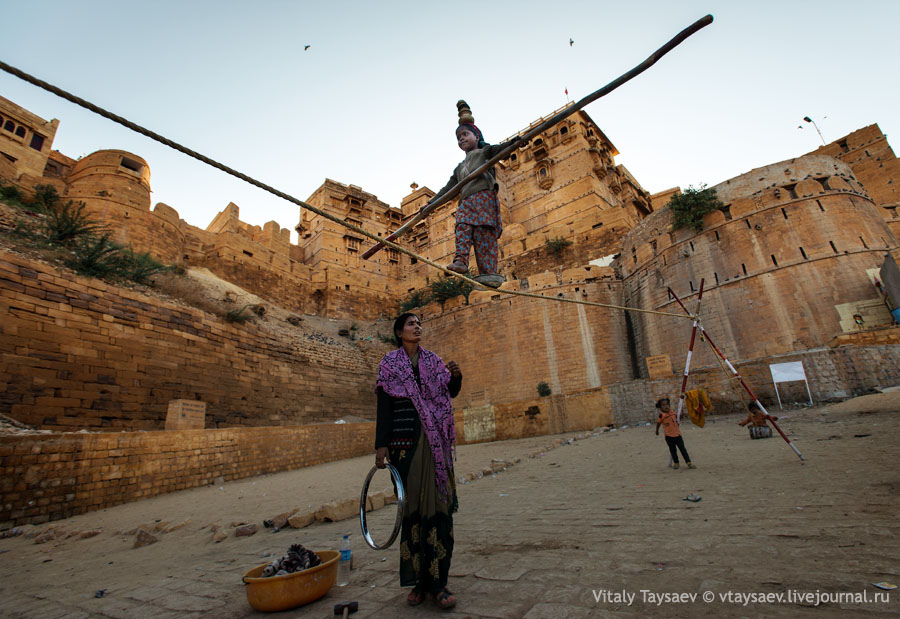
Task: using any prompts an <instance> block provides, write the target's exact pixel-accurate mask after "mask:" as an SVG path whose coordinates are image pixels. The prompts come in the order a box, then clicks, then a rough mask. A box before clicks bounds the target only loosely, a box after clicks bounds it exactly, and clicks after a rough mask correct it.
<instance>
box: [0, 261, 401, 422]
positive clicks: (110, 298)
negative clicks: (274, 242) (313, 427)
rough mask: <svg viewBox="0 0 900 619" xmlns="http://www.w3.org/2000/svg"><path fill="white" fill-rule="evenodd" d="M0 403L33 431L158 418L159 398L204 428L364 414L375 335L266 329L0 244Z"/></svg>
mask: <svg viewBox="0 0 900 619" xmlns="http://www.w3.org/2000/svg"><path fill="white" fill-rule="evenodd" d="M0 314H2V315H3V316H4V318H3V321H2V324H0V352H2V353H3V356H2V358H0V412H3V413H5V414H9V415H10V416H12V417H13V418H15V419H17V420H19V421H22V422H24V423H28V424H33V425H36V426H38V427H41V428H44V429H56V430H71V429H78V428H89V429H91V428H96V429H99V428H115V429H122V430H154V429H160V428H162V427H163V424H164V421H165V416H166V410H167V406H168V402H169V401H170V400H174V399H189V400H194V399H199V400H202V401H204V402H206V403H207V410H208V415H207V427H231V426H239V425H249V426H260V425H297V424H302V423H310V422H317V421H329V420H332V421H333V420H335V419H338V418H340V417H342V416H348V415H353V416H357V417H363V418H372V417H373V416H374V412H375V396H374V392H373V385H374V383H375V376H376V371H377V367H378V361H379V360H380V358H381V356H382V355H383V354H384V352H385V351H386V350H387V348H386V347H385V345H383V344H381V343H377V342H355V343H351V342H344V341H338V342H321V341H318V340H313V339H309V338H303V337H301V336H299V335H298V336H297V337H287V336H282V337H278V336H275V335H273V334H271V333H269V332H266V331H264V330H262V329H259V328H257V327H255V326H254V325H252V324H250V323H245V324H234V323H228V322H225V321H223V320H221V319H219V318H218V317H216V316H213V315H211V314H206V313H204V312H202V311H200V310H197V309H194V308H191V307H187V306H179V305H175V304H172V303H167V302H163V301H160V300H159V299H157V298H154V297H150V296H146V295H143V294H140V293H137V292H134V291H131V290H125V289H121V288H117V287H115V286H112V285H109V284H106V283H103V282H101V281H99V280H93V279H87V278H81V277H78V276H75V275H73V274H70V273H63V272H59V271H57V270H56V269H55V268H53V267H51V266H49V265H47V264H44V263H39V262H36V261H32V260H28V259H25V258H22V257H20V256H17V255H13V254H10V253H6V252H3V253H0Z"/></svg>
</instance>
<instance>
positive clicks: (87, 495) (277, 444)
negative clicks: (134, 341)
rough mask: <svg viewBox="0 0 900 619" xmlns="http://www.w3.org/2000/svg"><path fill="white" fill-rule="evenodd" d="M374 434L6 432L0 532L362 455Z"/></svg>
mask: <svg viewBox="0 0 900 619" xmlns="http://www.w3.org/2000/svg"><path fill="white" fill-rule="evenodd" d="M374 440H375V426H374V424H373V423H348V424H317V425H308V426H290V427H269V428H235V429H227V430H180V431H166V432H121V433H100V434H76V433H64V434H43V435H24V436H3V437H0V529H6V528H9V527H11V526H16V525H21V524H26V523H35V524H37V523H42V522H47V521H48V520H59V519H61V518H67V517H69V516H74V515H75V514H81V513H85V512H89V511H94V510H98V509H104V508H106V507H112V506H114V505H119V504H122V503H128V502H131V501H136V500H139V499H144V498H148V497H152V496H156V495H160V494H165V493H168V492H174V491H176V490H185V489H188V488H196V487H198V486H204V485H208V484H211V483H213V482H214V480H215V479H216V478H218V477H222V478H223V479H224V480H225V481H232V480H235V479H242V478H245V477H253V476H256V475H263V474H267V473H276V472H279V471H286V470H292V469H296V468H301V467H305V466H312V465H315V464H320V463H323V462H331V461H333V460H340V459H343V458H352V457H356V456H361V455H365V454H368V453H372V452H373V448H372V445H373V443H374ZM295 498H297V497H295ZM301 500H302V497H299V498H297V501H298V502H301Z"/></svg>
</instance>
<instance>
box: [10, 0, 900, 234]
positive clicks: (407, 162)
mask: <svg viewBox="0 0 900 619" xmlns="http://www.w3.org/2000/svg"><path fill="white" fill-rule="evenodd" d="M706 13H712V14H713V15H714V17H715V22H714V23H713V24H712V25H711V26H708V27H707V28H705V29H703V30H702V31H700V32H699V33H697V34H695V35H694V36H693V37H691V38H690V39H689V40H688V41H686V42H685V43H683V44H682V45H681V46H680V47H678V48H676V49H675V50H674V51H673V52H671V53H670V54H669V55H668V56H666V57H665V58H664V59H663V60H662V61H660V62H659V63H657V65H656V66H654V67H653V68H651V69H650V70H648V71H647V72H646V73H644V74H643V75H641V76H639V77H638V78H636V79H635V80H633V81H632V82H630V83H628V84H626V85H625V86H622V87H621V88H620V89H619V90H617V91H615V92H614V93H612V94H610V95H608V96H607V97H605V98H603V99H601V100H599V101H597V102H595V103H593V104H591V105H589V106H588V107H587V112H588V113H589V114H590V115H591V117H592V118H593V119H594V120H595V121H596V122H597V124H598V125H599V126H600V128H601V129H602V130H603V131H604V132H605V133H606V135H607V136H608V137H609V138H610V139H611V140H612V142H613V143H614V144H615V145H616V147H617V148H618V149H619V151H620V153H621V154H620V155H619V157H618V158H617V162H618V163H621V164H624V165H625V166H626V167H627V168H628V169H629V170H630V171H631V172H632V174H634V176H635V177H636V178H637V180H638V181H639V182H640V183H641V184H642V185H643V186H644V188H645V189H647V190H648V191H650V192H651V193H654V192H657V191H662V190H664V189H667V188H669V187H673V186H681V187H687V186H688V185H691V184H693V185H697V184H699V183H707V184H709V185H713V184H716V183H719V182H721V181H724V180H726V179H728V178H731V177H733V176H737V175H739V174H742V173H744V172H747V171H749V170H750V169H752V168H754V167H758V166H762V165H766V164H769V163H774V162H777V161H780V160H783V159H788V158H791V157H795V156H798V155H801V154H803V153H806V152H809V151H811V150H813V149H815V148H816V147H817V146H818V145H820V144H821V142H820V141H819V137H818V135H817V134H816V133H815V130H814V129H813V127H812V126H811V125H809V124H807V123H804V122H803V121H802V119H803V117H804V116H807V115H808V116H811V117H812V118H813V119H814V120H816V122H817V123H818V125H819V128H820V129H821V130H822V133H823V134H824V136H825V140H826V141H831V140H834V139H837V138H838V137H841V136H843V135H846V134H847V133H849V132H851V131H853V130H855V129H859V128H861V127H864V126H866V125H869V124H872V123H878V124H879V125H880V127H881V129H882V131H884V132H885V133H886V134H887V135H888V139H889V141H891V142H892V145H893V146H894V147H895V148H897V146H898V145H897V139H896V137H895V136H900V112H898V109H900V104H898V101H900V80H898V78H900V71H898V68H897V64H898V59H900V36H898V35H900V2H896V1H893V0H891V1H888V0H880V1H874V0H861V1H857V2H853V3H849V2H845V1H841V2H836V1H833V0H823V1H819V2H812V1H807V0H798V1H791V0H783V1H780V2H774V1H767V0H762V1H757V2H737V1H728V2H725V1H722V0H710V1H707V2H698V1H694V0H683V1H677V2H676V1H672V2H667V1H661V0H647V1H640V0H632V1H629V2H621V1H620V2H610V1H608V0H594V1H582V0H573V1H570V2H566V3H560V2H556V3H554V2H546V1H542V2H537V1H532V0H518V1H514V2H506V1H495V2H487V1H484V0H482V1H480V2H472V1H469V0H460V1H457V2H446V3H427V2H422V1H418V2H413V1H406V2H399V1H397V2H357V1H341V0H333V1H331V2H316V3H312V2H300V1H295V2H289V1H283V0H282V1H267V0H258V1H257V2H254V3H251V2H246V1H240V2H235V1H230V0H219V1H216V2H212V1H205V0H203V1H201V0H180V1H178V2H175V1H171V0H156V1H154V2H143V3H136V2H131V3H127V2H121V0H118V1H116V2H112V1H92V0H85V1H83V2H78V3H73V2H64V1H49V0H30V1H29V2H19V3H15V4H14V5H11V6H7V7H5V8H4V9H3V11H2V14H3V23H4V26H3V38H2V39H0V59H2V60H3V61H5V62H7V63H9V64H11V65H13V66H16V67H18V68H20V69H22V70H24V71H26V72H29V73H32V74H33V75H36V76H37V77H40V78H42V79H44V80H47V81H49V82H51V83H53V84H56V85H57V86H59V87H61V88H63V89H66V90H69V91H70V92H72V93H74V94H76V95H79V96H81V97H83V98H85V99H88V100H90V101H92V102H94V103H96V104H97V105H99V106H101V107H105V108H106V109H108V110H110V111H112V112H115V113H117V114H120V115H123V116H125V117H127V118H129V119H130V120H132V121H134V122H136V123H138V124H141V125H144V126H146V127H148V128H149V129H152V130H154V131H156V132H158V133H161V134H163V135H166V136H167V137H169V138H171V139H172V140H175V141H176V142H180V143H182V144H184V145H186V146H188V147H190V148H193V149H195V150H197V151H199V152H201V153H203V154H205V155H207V156H209V157H212V158H213V159H217V160H219V161H221V162H223V163H225V164H226V165H229V166H231V167H234V168H237V169H239V170H241V171H243V172H245V173H246V174H249V175H251V176H254V177H256V178H258V179H259V180H261V181H263V182H266V183H269V184H271V185H274V186H275V187H277V188H278V189H281V190H282V191H285V192H287V193H290V194H292V195H294V196H296V197H298V198H300V199H306V198H307V197H308V196H309V195H310V194H311V193H312V192H313V191H315V189H316V188H318V187H319V186H320V185H321V184H322V182H323V181H324V180H325V178H326V177H327V178H332V179H334V180H337V181H339V182H342V183H352V184H355V185H359V186H361V187H362V188H363V189H365V190H366V191H369V192H371V193H374V194H375V195H377V196H378V197H379V198H380V199H381V200H383V201H385V202H387V203H389V204H391V205H392V206H399V205H400V199H401V198H402V197H403V196H404V195H406V194H407V193H408V192H409V184H410V183H411V182H413V181H415V182H417V183H418V184H419V185H427V186H429V187H431V188H432V189H438V188H440V187H441V186H443V184H444V183H445V182H446V180H447V178H448V177H449V174H450V172H451V170H452V169H453V167H454V166H455V164H456V163H458V161H459V160H461V158H462V153H461V151H459V150H458V149H457V147H456V144H455V140H454V136H453V130H454V127H455V126H456V107H455V104H456V101H457V99H460V98H463V99H466V100H467V101H468V102H469V103H470V105H471V106H472V110H473V112H474V114H475V120H476V123H477V124H478V125H479V127H480V128H481V129H482V130H483V131H484V133H485V136H486V137H487V139H488V140H489V141H494V142H496V141H500V140H501V139H503V138H505V137H508V136H510V135H512V134H513V133H515V132H517V131H519V130H520V129H522V128H524V127H526V126H527V125H528V124H529V123H530V122H532V121H533V120H535V119H537V118H538V117H539V116H544V115H547V114H549V113H550V112H552V111H553V110H554V109H556V108H558V107H560V106H562V105H564V104H565V103H566V97H565V94H564V90H565V89H566V88H568V90H569V94H570V97H571V98H572V99H579V98H581V97H583V96H585V95H586V94H588V93H590V92H591V91H593V90H595V89H597V88H599V87H601V86H603V85H604V84H606V83H607V82H609V81H611V80H612V79H614V78H615V77H618V76H619V75H620V74H622V73H624V72H625V71H627V70H629V69H630V68H632V67H633V66H635V65H637V64H638V63H639V62H641V61H642V60H643V59H644V58H646V57H647V56H648V55H649V54H650V53H651V52H652V51H653V50H655V49H656V48H657V47H659V46H660V45H662V44H663V43H664V42H665V41H667V40H668V39H669V38H670V37H672V36H674V35H675V34H676V33H677V32H678V31H680V30H681V29H682V28H684V27H686V26H688V25H689V24H690V23H692V22H693V21H695V20H696V19H698V18H700V17H702V16H703V15H705V14H706ZM570 38H572V39H574V41H575V43H574V45H572V46H570V45H569V39H570ZM305 45H309V46H310V48H309V50H308V51H304V49H303V48H304V46H305ZM0 95H2V96H5V97H6V98H8V99H11V100H12V101H14V102H16V103H18V104H19V105H22V106H24V107H26V108H27V109H29V110H31V111H32V112H34V113H35V114H37V115H39V116H41V117H43V118H47V119H50V118H58V119H60V121H61V124H60V129H59V132H58V133H57V137H56V141H55V142H54V147H55V148H57V149H59V150H60V151H62V152H63V153H65V154H66V155H69V156H70V157H76V158H77V157H79V156H82V155H87V154H89V153H91V152H93V151H95V150H99V149H104V148H118V149H123V150H127V151H131V152H133V153H135V154H137V155H140V156H141V157H143V158H145V159H146V160H147V161H148V163H149V165H150V169H151V173H152V180H151V183H152V187H153V191H154V193H153V198H152V200H153V203H154V204H155V203H156V202H165V203H166V204H169V205H170V206H172V207H174V208H175V209H176V210H178V212H179V213H180V215H181V217H182V218H184V219H185V220H186V221H187V222H188V223H190V224H193V225H195V226H199V227H201V228H205V227H206V226H207V225H208V224H209V223H210V221H211V220H212V218H213V217H214V216H215V214H216V213H217V212H219V211H221V210H222V209H223V208H224V207H225V206H226V205H227V204H228V202H229V201H233V202H235V203H236V204H238V205H239V206H240V207H241V218H242V219H243V220H244V221H248V222H250V223H253V224H259V225H261V224H263V223H265V222H266V221H269V220H275V221H277V222H279V223H280V224H281V225H282V226H284V227H287V228H291V229H293V226H294V225H295V224H296V223H297V220H298V209H297V207H295V206H294V205H292V204H289V203H287V202H284V201H282V200H279V199H278V198H275V197H274V196H269V195H268V194H266V193H265V192H263V191H261V190H259V189H256V188H254V187H251V186H249V185H246V184H244V183H242V182H241V181H239V180H237V179H232V178H231V177H229V176H227V175H225V174H223V173H221V172H218V171H217V170H213V169H212V168H209V167H207V166H205V165H204V164H201V163H199V162H197V161H194V160H193V159H190V158H188V157H186V156H184V155H182V154H180V153H177V152H175V151H172V150H170V149H168V148H166V147H164V146H162V145H159V144H157V143H155V142H153V141H151V140H149V139H147V138H145V137H143V136H141V135H138V134H135V133H132V132H131V131H129V130H127V129H125V128H124V127H120V126H119V125H116V124H114V123H112V122H110V121H108V120H105V119H103V118H101V117H99V116H96V115H93V114H91V113H90V112H87V111H86V110H82V109H81V108H79V107H77V106H75V105H73V104H71V103H68V102H67V101H64V100H62V99H59V98H57V97H55V96H54V95H51V94H49V93H45V92H43V91H41V90H39V89H37V88H36V87H34V86H31V85H29V84H26V83H25V82H22V81H21V80H18V79H17V78H15V77H12V76H10V75H8V74H6V73H0ZM798 125H802V126H804V128H803V129H798V128H797V127H798Z"/></svg>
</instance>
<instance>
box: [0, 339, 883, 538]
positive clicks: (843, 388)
mask: <svg viewBox="0 0 900 619" xmlns="http://www.w3.org/2000/svg"><path fill="white" fill-rule="evenodd" d="M869 335H870V337H869V339H867V340H866V341H865V342H864V343H863V345H859V346H844V347H841V348H830V349H818V350H812V351H806V352H803V353H797V354H791V355H784V356H780V357H773V358H769V359H757V360H753V361H751V362H748V363H743V364H739V365H738V370H739V371H740V373H741V375H742V376H744V377H745V378H746V379H747V380H748V382H750V384H752V385H753V387H754V391H755V392H756V394H757V396H758V397H760V399H761V400H762V401H763V402H764V403H765V405H766V406H767V407H768V408H769V410H770V411H771V412H773V413H776V414H777V411H778V409H777V405H776V403H775V402H776V399H775V393H774V388H773V386H772V384H771V380H770V377H769V374H768V364H769V363H783V362H789V361H800V362H802V363H803V366H804V368H805V371H806V374H807V376H808V380H809V385H810V389H811V391H812V396H813V400H814V401H815V402H816V403H821V402H823V401H829V400H834V399H843V398H846V397H849V396H853V395H859V394H862V393H866V392H868V391H869V390H870V389H871V388H872V387H874V386H877V385H886V384H895V383H896V382H897V381H898V380H900V345H898V344H896V342H897V341H898V338H900V328H896V327H895V328H892V329H886V330H881V331H880V332H872V333H870V334H869ZM887 341H890V342H893V343H892V344H879V343H878V342H887ZM466 380H468V377H467V379H466ZM680 383H681V377H680V376H678V375H675V374H673V375H672V376H671V377H667V378H662V379H655V380H637V381H626V382H620V383H615V384H611V385H604V386H602V387H598V388H592V389H586V390H583V391H581V392H578V393H572V394H567V395H553V396H549V397H541V398H531V397H530V398H528V399H525V400H520V401H513V402H507V403H504V404H497V405H491V404H488V405H483V406H470V407H466V408H464V409H458V410H456V412H455V419H456V432H457V442H458V443H460V444H464V443H477V442H484V441H493V440H506V439H516V438H525V437H530V436H543V435H547V434H560V433H565V432H575V431H582V430H592V429H595V428H597V427H598V426H606V425H611V424H615V425H618V426H619V427H622V426H625V425H634V424H638V423H643V422H648V421H652V420H653V419H654V416H655V412H656V411H655V409H654V408H653V402H654V400H655V398H656V397H658V396H659V395H669V396H670V397H674V396H675V394H677V393H678V388H679V386H680ZM692 387H695V388H702V389H706V390H707V392H708V393H709V395H710V398H711V400H712V403H713V415H720V414H725V413H733V412H740V411H742V410H743V408H742V406H741V405H740V404H739V403H738V401H737V399H736V397H735V395H734V391H733V389H731V385H730V384H729V381H728V379H727V378H726V377H725V375H724V374H723V373H722V371H721V370H720V369H719V368H718V367H706V368H696V369H695V372H693V373H692ZM779 390H780V394H781V399H782V401H783V402H785V403H786V404H797V403H805V402H807V401H808V398H807V392H806V388H805V386H804V385H803V383H783V384H781V385H780V386H779ZM740 395H741V397H743V395H744V394H743V393H742V394H740ZM685 423H688V422H687V421H686V422H685ZM743 432H744V431H743V430H742V429H739V428H735V433H736V435H737V434H742V433H743ZM374 433H375V428H374V423H371V422H369V423H347V424H315V425H303V426H286V427H285V426H281V427H264V428H229V429H220V430H216V429H207V430H180V431H159V432H116V433H96V434H83V433H62V434H41V435H20V436H5V437H0V529H6V528H9V527H12V526H17V525H22V524H27V523H34V524H39V523H42V522H47V521H48V520H58V519H60V518H66V517H69V516H73V515H75V514H80V513H84V512H88V511H93V510H97V509H104V508H106V507H112V506H114V505H118V504H121V503H125V502H129V501H135V500H140V499H143V498H147V497H152V496H157V495H159V494H164V493H167V492H174V491H177V490H184V489H187V488H194V487H198V486H204V485H208V484H210V483H214V480H215V479H216V478H218V477H221V478H222V479H223V480H224V481H232V480H235V479H242V478H245V477H252V476H255V475H262V474H269V473H277V472H280V471H287V470H292V469H296V468H300V467H304V466H312V465H315V464H320V463H323V462H330V461H333V460H338V459H343V458H351V457H357V456H364V455H367V454H371V453H372V442H373V441H374ZM800 448H801V449H802V448H803V446H802V444H800ZM785 449H786V447H785Z"/></svg>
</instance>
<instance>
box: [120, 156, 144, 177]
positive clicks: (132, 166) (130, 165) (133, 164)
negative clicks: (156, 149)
mask: <svg viewBox="0 0 900 619" xmlns="http://www.w3.org/2000/svg"><path fill="white" fill-rule="evenodd" d="M119 165H121V166H122V167H123V168H125V169H126V170H131V171H132V172H137V173H138V174H140V173H141V171H142V170H143V169H144V166H142V165H141V164H140V163H138V162H137V161H135V160H134V159H129V158H128V157H122V162H121V163H120V164H119Z"/></svg>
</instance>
